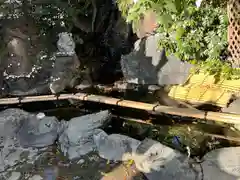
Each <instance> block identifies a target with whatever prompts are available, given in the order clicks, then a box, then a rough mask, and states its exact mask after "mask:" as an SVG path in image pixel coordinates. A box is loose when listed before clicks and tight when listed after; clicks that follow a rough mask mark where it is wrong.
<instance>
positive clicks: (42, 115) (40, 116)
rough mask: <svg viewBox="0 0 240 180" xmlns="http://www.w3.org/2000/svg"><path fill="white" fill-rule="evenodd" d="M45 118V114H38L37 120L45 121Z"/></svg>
mask: <svg viewBox="0 0 240 180" xmlns="http://www.w3.org/2000/svg"><path fill="white" fill-rule="evenodd" d="M44 117H45V114H44V113H38V114H37V118H38V119H43V118H44Z"/></svg>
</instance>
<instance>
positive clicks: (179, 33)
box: [176, 27, 185, 40]
mask: <svg viewBox="0 0 240 180" xmlns="http://www.w3.org/2000/svg"><path fill="white" fill-rule="evenodd" d="M184 32H185V29H184V28H182V27H178V28H177V31H176V40H179V39H181V37H182V35H183V34H184Z"/></svg>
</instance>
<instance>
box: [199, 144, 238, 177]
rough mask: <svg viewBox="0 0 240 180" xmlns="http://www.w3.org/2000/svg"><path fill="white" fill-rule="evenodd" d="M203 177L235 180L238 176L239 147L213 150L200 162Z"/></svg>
mask: <svg viewBox="0 0 240 180" xmlns="http://www.w3.org/2000/svg"><path fill="white" fill-rule="evenodd" d="M201 166H202V169H203V174H204V179H206V180H210V179H218V180H225V179H228V180H236V179H239V178H240V170H239V167H240V147H229V148H221V149H217V150H213V151H211V152H209V153H207V154H206V155H205V156H204V157H203V162H202V163H201Z"/></svg>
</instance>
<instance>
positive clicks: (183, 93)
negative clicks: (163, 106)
mask: <svg viewBox="0 0 240 180" xmlns="http://www.w3.org/2000/svg"><path fill="white" fill-rule="evenodd" d="M239 92H240V80H225V79H220V80H219V81H216V79H215V77H214V76H212V75H207V74H204V73H200V74H192V75H190V76H189V78H188V80H187V82H186V83H185V84H184V85H178V86H173V87H172V88H171V89H170V92H169V94H168V95H169V96H170V97H172V98H173V99H178V100H181V101H187V102H190V103H192V104H213V105H217V106H220V107H226V106H227V105H228V103H229V101H230V100H231V98H232V97H233V95H237V96H238V95H240V93H239Z"/></svg>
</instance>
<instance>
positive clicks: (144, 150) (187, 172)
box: [133, 139, 202, 180]
mask: <svg viewBox="0 0 240 180" xmlns="http://www.w3.org/2000/svg"><path fill="white" fill-rule="evenodd" d="M133 160H134V162H135V164H136V168H137V169H138V170H139V171H141V172H143V173H144V174H145V176H146V177H147V178H148V179H149V180H158V179H164V180H168V179H169V180H173V179H176V180H180V179H182V180H187V179H189V180H193V179H199V180H200V179H201V178H200V177H201V176H202V174H201V171H200V166H199V165H197V164H195V167H194V168H193V167H192V166H191V165H190V162H189V158H188V157H187V156H185V155H183V154H181V153H180V152H178V151H176V150H173V149H171V148H169V147H167V146H165V145H163V144H161V143H159V142H157V141H154V140H151V139H145V140H144V141H142V143H141V144H140V145H139V146H138V148H137V151H136V154H135V155H134V156H133Z"/></svg>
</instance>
